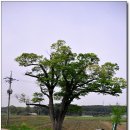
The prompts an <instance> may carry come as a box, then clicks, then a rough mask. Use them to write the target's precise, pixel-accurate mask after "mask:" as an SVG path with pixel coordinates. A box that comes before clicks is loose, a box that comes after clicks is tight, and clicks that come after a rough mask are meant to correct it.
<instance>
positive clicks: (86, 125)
mask: <svg viewBox="0 0 130 130" xmlns="http://www.w3.org/2000/svg"><path fill="white" fill-rule="evenodd" d="M5 124H6V116H2V117H1V126H2V128H6V126H5ZM21 124H26V125H27V126H28V127H29V128H30V129H31V130H51V121H50V119H49V117H48V116H11V117H10V126H16V127H17V128H19V126H21ZM99 128H102V129H104V130H111V119H110V117H82V116H80V117H69V116H67V117H66V118H65V120H64V124H63V130H96V129H99ZM16 130H17V129H16ZM117 130H126V120H122V123H121V125H119V127H118V129H117Z"/></svg>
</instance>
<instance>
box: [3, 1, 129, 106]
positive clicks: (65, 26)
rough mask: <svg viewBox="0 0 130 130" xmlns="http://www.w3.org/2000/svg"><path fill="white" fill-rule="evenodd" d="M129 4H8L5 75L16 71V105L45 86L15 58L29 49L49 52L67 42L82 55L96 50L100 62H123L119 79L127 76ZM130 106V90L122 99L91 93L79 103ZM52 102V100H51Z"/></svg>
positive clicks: (6, 7)
mask: <svg viewBox="0 0 130 130" xmlns="http://www.w3.org/2000/svg"><path fill="white" fill-rule="evenodd" d="M126 11H127V3H126V2H2V77H3V78H4V77H6V76H9V75H10V71H11V70H12V71H13V76H14V78H16V79H18V80H19V81H18V82H13V84H12V88H13V94H12V95H11V96H12V98H11V104H13V105H16V106H17V105H18V106H19V105H23V104H19V103H18V101H17V100H16V99H15V96H14V95H15V94H20V93H26V94H27V95H29V96H30V97H31V95H32V93H33V92H34V91H37V90H39V89H38V87H36V86H37V85H36V84H35V79H32V78H30V77H27V76H24V72H26V70H27V68H22V67H19V66H18V64H17V63H16V62H15V61H14V59H15V58H16V57H17V56H19V55H20V54H21V53H23V52H33V53H37V54H42V55H45V56H48V55H49V54H50V52H51V51H50V46H51V44H52V43H54V42H56V41H57V40H59V39H62V40H65V41H66V42H67V44H68V45H69V46H70V47H71V48H72V50H73V51H74V52H76V53H88V52H94V53H96V54H97V55H98V57H99V58H100V64H103V63H105V62H107V61H110V62H113V63H117V64H118V65H119V67H120V70H119V71H118V72H117V75H116V76H118V77H123V78H125V79H126V74H127V73H126V65H127V64H126V63H127V59H126V56H127V53H126V49H127V38H126V36H127V26H126V25H127V24H126V23H127V16H126ZM7 88H8V84H7V83H5V81H4V80H2V106H6V105H7V97H8V95H7V93H6V90H7ZM103 102H104V104H105V105H110V104H116V103H117V102H118V103H119V104H123V105H125V104H126V90H124V91H123V94H122V95H121V96H120V97H118V98H117V97H112V96H103V95H97V94H93V93H92V94H89V95H87V96H85V97H83V98H81V100H78V101H77V100H75V101H74V102H73V103H77V104H79V105H94V104H96V105H102V104H103ZM45 103H47V101H45Z"/></svg>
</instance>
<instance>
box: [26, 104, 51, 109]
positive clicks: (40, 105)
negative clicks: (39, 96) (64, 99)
mask: <svg viewBox="0 0 130 130" xmlns="http://www.w3.org/2000/svg"><path fill="white" fill-rule="evenodd" d="M26 105H34V106H39V107H45V108H47V109H49V107H48V106H47V105H42V104H35V103H26Z"/></svg>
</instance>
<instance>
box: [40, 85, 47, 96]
mask: <svg viewBox="0 0 130 130" xmlns="http://www.w3.org/2000/svg"><path fill="white" fill-rule="evenodd" d="M40 89H41V92H42V93H43V94H44V95H46V96H47V97H48V98H49V95H48V94H47V93H46V92H44V91H43V89H42V86H40Z"/></svg>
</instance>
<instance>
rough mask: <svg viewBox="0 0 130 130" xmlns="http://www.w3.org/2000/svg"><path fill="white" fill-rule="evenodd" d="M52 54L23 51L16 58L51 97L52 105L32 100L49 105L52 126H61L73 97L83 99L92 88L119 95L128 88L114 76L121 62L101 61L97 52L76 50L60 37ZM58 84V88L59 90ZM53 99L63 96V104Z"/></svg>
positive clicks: (120, 79) (96, 90) (100, 91)
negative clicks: (56, 108) (58, 104)
mask: <svg viewBox="0 0 130 130" xmlns="http://www.w3.org/2000/svg"><path fill="white" fill-rule="evenodd" d="M51 49H52V53H51V54H50V57H49V58H46V57H43V56H39V55H37V54H34V53H23V54H22V55H21V56H19V57H17V58H16V61H17V62H18V63H19V65H20V66H24V67H28V66H29V67H30V66H32V70H31V71H30V72H26V73H25V75H27V76H30V77H34V78H36V79H37V82H38V83H39V87H40V91H41V93H42V94H44V95H45V96H47V97H48V99H49V105H43V104H39V103H38V104H36V103H34V104H30V105H36V106H41V107H46V108H48V109H49V114H50V119H51V121H52V126H53V127H52V128H53V130H61V129H62V124H63V121H64V117H65V114H66V112H67V110H68V107H69V105H70V104H71V102H72V101H73V100H74V99H80V96H85V95H87V94H89V93H91V92H95V93H103V94H110V95H113V96H115V95H116V96H117V95H119V94H120V93H122V89H124V88H126V81H125V80H124V79H123V78H117V77H114V75H115V73H116V71H117V70H119V66H118V65H117V64H115V63H114V64H113V63H111V62H107V63H105V64H103V65H101V66H100V65H99V64H98V62H99V58H98V57H97V55H96V54H94V53H86V54H82V53H80V54H76V53H73V52H72V51H71V48H70V47H69V46H67V45H66V43H65V41H63V40H58V41H57V42H56V43H54V44H52V46H51ZM56 88H59V91H56V90H58V89H56ZM54 99H57V100H61V103H60V108H59V109H58V110H57V111H58V115H57V114H56V113H57V112H56V111H55V107H54Z"/></svg>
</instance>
